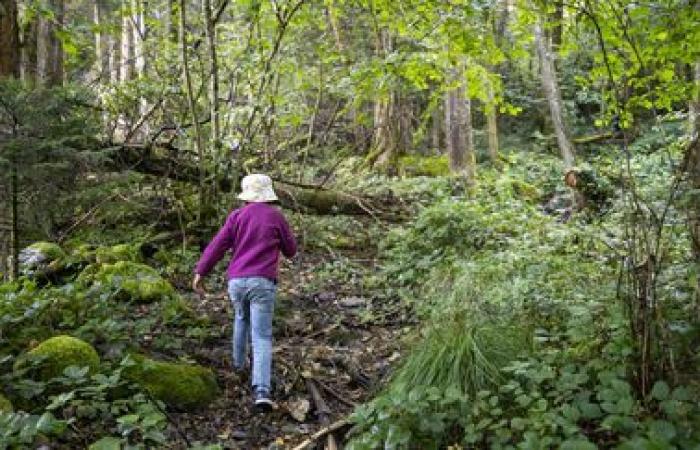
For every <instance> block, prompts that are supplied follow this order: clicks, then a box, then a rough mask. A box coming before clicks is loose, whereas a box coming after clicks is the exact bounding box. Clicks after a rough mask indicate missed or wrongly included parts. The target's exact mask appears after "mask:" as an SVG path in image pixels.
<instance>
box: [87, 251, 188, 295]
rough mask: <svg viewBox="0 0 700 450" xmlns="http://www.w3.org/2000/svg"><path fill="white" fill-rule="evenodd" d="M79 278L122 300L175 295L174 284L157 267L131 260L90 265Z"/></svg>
mask: <svg viewBox="0 0 700 450" xmlns="http://www.w3.org/2000/svg"><path fill="white" fill-rule="evenodd" d="M77 281H78V282H79V283H81V284H84V285H87V286H90V289H91V290H93V291H99V292H101V293H103V294H105V293H110V295H111V296H112V298H114V299H116V300H119V301H131V302H135V303H151V302H154V301H157V300H166V299H169V298H173V297H174V296H175V290H174V289H173V287H172V285H171V284H170V283H169V282H168V281H167V280H165V279H163V277H161V276H160V274H159V273H158V271H157V270H155V269H153V268H152V267H150V266H147V265H145V264H141V263H136V262H132V261H117V262H115V263H113V264H101V265H100V264H97V265H92V266H88V267H87V268H86V269H85V270H84V271H83V273H81V274H80V276H79V277H78V280H77Z"/></svg>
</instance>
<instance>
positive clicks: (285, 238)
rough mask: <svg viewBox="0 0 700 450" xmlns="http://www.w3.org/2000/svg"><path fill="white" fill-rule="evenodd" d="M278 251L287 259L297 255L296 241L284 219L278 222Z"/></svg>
mask: <svg viewBox="0 0 700 450" xmlns="http://www.w3.org/2000/svg"><path fill="white" fill-rule="evenodd" d="M280 250H282V254H283V255H284V256H286V257H287V258H293V257H294V255H296V254H297V241H296V239H294V234H293V233H292V230H291V229H290V228H289V224H288V223H287V221H286V220H285V219H284V217H281V220H280Z"/></svg>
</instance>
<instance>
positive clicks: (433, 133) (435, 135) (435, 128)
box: [430, 105, 442, 155]
mask: <svg viewBox="0 0 700 450" xmlns="http://www.w3.org/2000/svg"><path fill="white" fill-rule="evenodd" d="M441 113H442V111H440V105H435V108H434V109H433V112H432V113H431V116H432V117H431V123H430V147H431V148H430V154H433V155H439V154H441V153H442V150H441V149H442V147H441V145H440V131H441V129H442V122H441V121H440V114H441Z"/></svg>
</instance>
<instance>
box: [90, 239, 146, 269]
mask: <svg viewBox="0 0 700 450" xmlns="http://www.w3.org/2000/svg"><path fill="white" fill-rule="evenodd" d="M95 256H96V258H97V262H98V263H100V264H108V263H116V262H119V261H131V262H138V261H139V260H140V253H139V248H138V246H136V245H130V244H118V245H113V246H111V247H100V248H98V249H97V251H96V252H95Z"/></svg>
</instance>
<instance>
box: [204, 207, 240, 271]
mask: <svg viewBox="0 0 700 450" xmlns="http://www.w3.org/2000/svg"><path fill="white" fill-rule="evenodd" d="M237 216H238V214H237V212H233V213H232V214H231V215H229V216H228V218H227V219H226V223H224V225H223V226H222V227H221V229H220V230H219V232H218V233H216V236H214V239H212V240H211V242H210V243H209V245H207V248H205V249H204V253H202V257H201V258H199V262H197V266H196V267H195V269H194V272H195V273H196V274H197V275H201V276H203V277H205V276H207V275H208V274H209V272H211V270H212V269H213V268H214V266H215V265H216V263H218V262H219V261H220V260H221V258H223V257H224V254H225V253H226V251H227V250H228V249H230V248H231V247H233V237H234V222H235V219H236V217H237Z"/></svg>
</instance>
